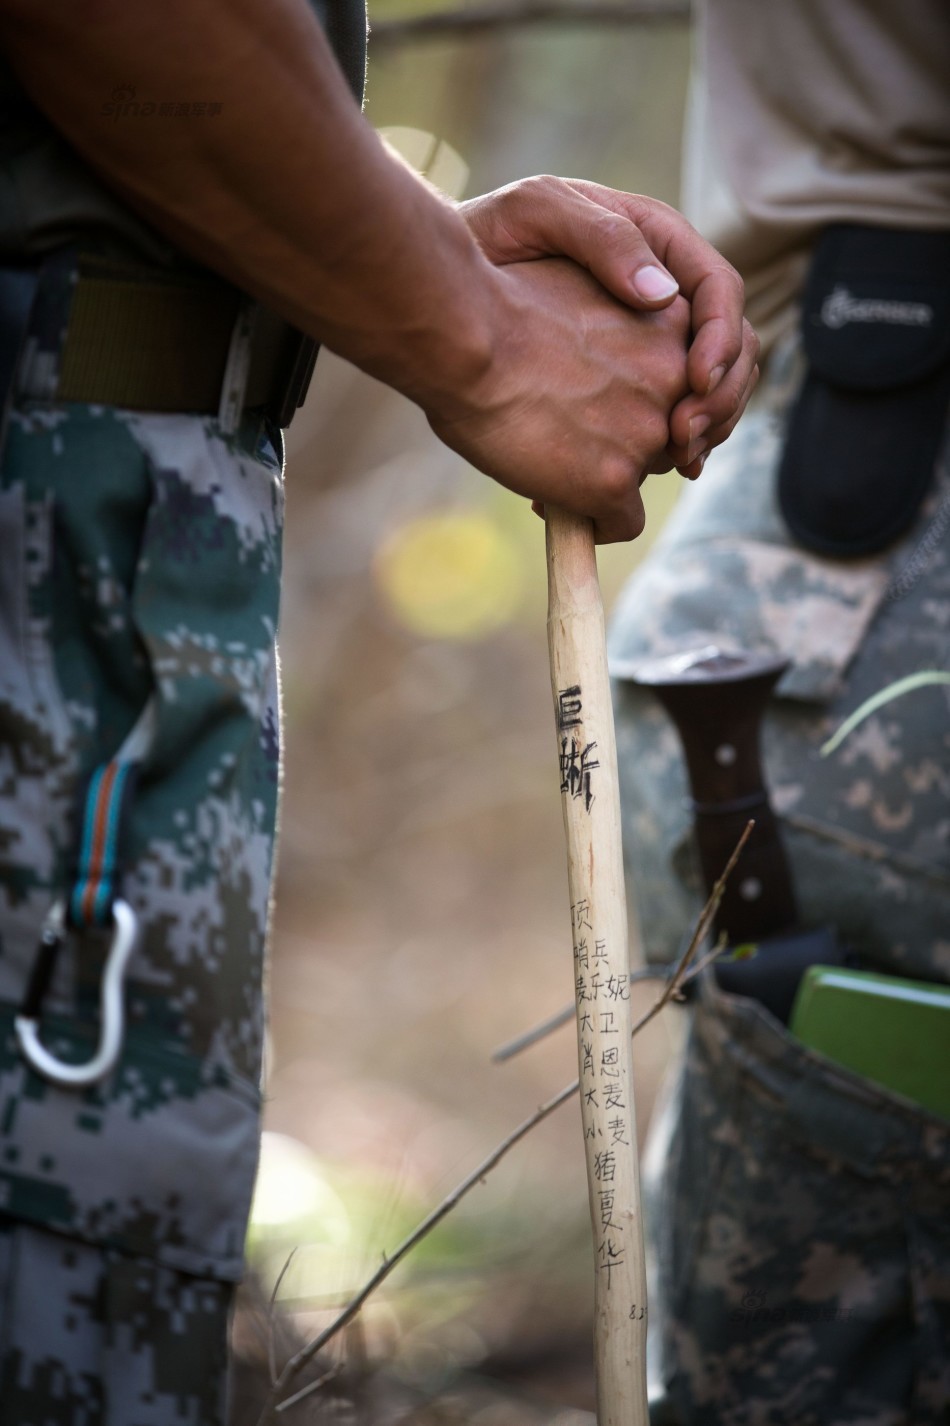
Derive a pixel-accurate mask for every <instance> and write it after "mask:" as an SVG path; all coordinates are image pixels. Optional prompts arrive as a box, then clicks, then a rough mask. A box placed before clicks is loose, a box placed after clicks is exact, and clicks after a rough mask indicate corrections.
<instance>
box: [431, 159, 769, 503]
mask: <svg viewBox="0 0 950 1426" xmlns="http://www.w3.org/2000/svg"><path fill="white" fill-rule="evenodd" d="M459 211H460V212H461V213H462V216H463V217H464V218H465V220H466V222H467V223H468V225H469V229H470V231H471V232H472V234H473V236H474V237H475V239H476V240H477V242H478V243H479V245H480V247H481V248H482V251H483V252H484V253H485V255H486V256H487V257H488V258H489V259H490V260H491V261H492V262H494V263H497V264H500V265H503V264H506V263H512V262H523V261H526V260H529V259H532V258H539V257H544V256H549V255H560V256H564V257H570V258H573V260H574V261H575V262H577V263H579V264H580V265H581V266H582V267H586V268H587V269H588V270H589V271H590V272H591V273H592V274H593V276H594V277H596V278H597V280H598V281H599V282H600V283H601V284H602V285H603V286H604V287H605V288H606V289H607V290H608V291H609V292H612V293H613V295H614V296H615V297H617V298H618V299H619V300H620V301H621V302H623V303H625V304H626V305H628V306H630V307H633V308H636V309H638V310H641V311H656V310H658V309H660V308H662V307H665V306H667V305H668V304H669V303H670V302H672V300H673V298H674V296H675V295H676V292H677V290H678V291H679V292H680V293H681V294H682V295H683V296H684V297H686V298H687V299H688V300H689V304H690V311H691V331H692V341H691V343H690V346H689V356H688V360H687V374H688V380H689V389H688V393H687V394H686V395H684V396H683V398H682V399H681V400H680V401H679V402H678V403H677V405H676V407H675V408H674V410H673V411H672V412H671V413H670V441H669V445H668V448H667V453H668V457H669V460H668V466H667V467H666V468H669V466H672V465H676V466H677V467H679V469H680V470H681V471H682V473H683V474H684V475H689V476H693V475H697V474H698V473H699V471H700V470H701V469H702V461H703V459H704V458H705V455H706V453H707V452H708V451H709V450H711V449H712V447H713V446H715V445H718V444H719V443H720V442H721V441H723V440H725V438H726V436H728V435H729V433H730V432H731V431H732V429H733V427H734V426H735V424H736V422H737V421H738V419H739V417H740V415H741V414H742V412H743V410H744V409H745V405H746V402H747V401H748V399H749V396H750V395H751V393H752V390H753V389H754V387H755V383H756V381H757V380H758V366H757V364H756V363H757V359H758V350H759V344H758V339H757V338H756V336H755V333H754V332H753V330H752V328H751V327H750V325H749V323H748V322H746V321H745V320H744V318H743V315H742V311H743V296H744V294H743V287H742V280H741V278H740V277H739V274H738V273H737V272H736V271H735V269H734V268H733V267H732V266H731V265H730V264H729V263H728V262H726V260H725V259H724V258H723V257H722V256H721V255H720V254H719V253H717V252H716V250H715V248H713V247H712V246H711V245H710V244H709V243H707V242H706V241H705V239H704V238H702V237H700V235H699V233H697V232H696V230H695V228H693V227H692V225H691V224H690V223H688V222H687V221H686V219H685V218H684V217H683V216H682V215H681V214H680V213H677V211H676V210H675V209H674V208H671V207H669V205H668V204H666V203H661V202H659V201H658V200H657V199H654V198H646V197H644V196H642V195H640V194H631V193H620V192H617V191H616V190H614V189H611V188H604V187H603V186H602V185H600V184H597V183H587V182H584V181H582V180H578V179H561V178H552V177H550V176H543V177H537V178H529V179H525V180H523V181H522V182H520V183H513V184H511V185H509V186H508V187H507V188H502V189H498V190H497V191H496V192H494V193H489V194H486V195H485V196H484V197H481V198H474V199H472V200H470V201H469V202H467V203H463V204H461V205H459Z"/></svg>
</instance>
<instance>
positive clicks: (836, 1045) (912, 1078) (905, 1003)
mask: <svg viewBox="0 0 950 1426" xmlns="http://www.w3.org/2000/svg"><path fill="white" fill-rule="evenodd" d="M789 1029H790V1031H791V1033H792V1034H793V1035H795V1036H797V1037H798V1039H799V1040H802V1041H803V1042H804V1044H806V1045H808V1046H809V1047H810V1048H811V1049H813V1050H817V1051H818V1053H819V1054H822V1055H826V1056H827V1058H828V1059H830V1060H835V1061H837V1063H838V1064H840V1065H844V1066H845V1067H846V1068H847V1069H850V1070H854V1072H855V1073H856V1074H861V1075H865V1076H866V1077H867V1078H868V1079H872V1080H874V1081H876V1083H878V1084H881V1085H884V1087H885V1088H887V1089H891V1090H894V1091H895V1093H897V1094H902V1095H904V1096H905V1097H906V1098H907V1099H911V1100H913V1101H914V1102H915V1103H916V1104H919V1105H921V1106H922V1107H923V1108H924V1109H929V1110H931V1111H932V1112H933V1113H934V1114H940V1115H942V1116H943V1117H944V1118H946V1119H950V986H946V985H936V984H933V983H932V982H929V981H921V980H901V979H899V978H898V977H896V976H890V975H876V974H874V973H872V972H870V971H859V970H846V969H842V968H841V967H840V966H820V965H819V966H810V967H809V969H808V970H806V971H805V973H804V975H803V976H802V981H801V985H800V986H799V988H798V993H797V995H796V997H795V1003H794V1005H793V1006H792V1014H791V1019H790V1021H789Z"/></svg>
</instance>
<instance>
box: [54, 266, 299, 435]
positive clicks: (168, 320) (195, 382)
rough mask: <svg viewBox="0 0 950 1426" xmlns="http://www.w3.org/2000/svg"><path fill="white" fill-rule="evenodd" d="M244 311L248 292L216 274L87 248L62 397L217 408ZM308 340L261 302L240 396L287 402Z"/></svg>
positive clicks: (149, 406) (156, 407) (147, 406)
mask: <svg viewBox="0 0 950 1426" xmlns="http://www.w3.org/2000/svg"><path fill="white" fill-rule="evenodd" d="M242 311H243V312H244V313H245V316H246V314H247V311H248V302H247V299H246V298H245V297H244V295H243V294H242V293H240V292H239V291H237V289H236V288H234V287H231V286H229V285H228V284H227V283H224V282H221V281H219V280H217V279H216V278H209V277H207V276H205V275H203V274H200V273H198V274H195V275H192V274H190V273H174V274H167V275H166V274H164V273H156V272H155V270H154V269H143V270H138V269H130V268H119V267H117V266H116V265H115V264H107V263H104V262H100V261H98V260H92V261H90V260H89V259H85V258H84V259H83V260H82V263H81V266H80V271H79V276H78V279H77V284H76V289H75V293H74V295H73V298H72V304H71V309H70V316H69V325H68V328H67V332H66V337H65V342H64V345H63V348H62V353H61V358H60V369H59V382H58V386H57V389H56V399H57V400H60V401H89V402H96V403H101V404H102V405H107V406H124V407H131V408H133V409H138V410H146V411H181V412H207V413H212V414H215V413H219V411H220V410H221V405H222V391H223V386H224V382H225V378H226V375H227V374H228V372H229V363H230V364H231V366H230V370H231V373H232V375H233V370H234V353H235V333H236V331H237V330H238V322H239V318H240V317H241V314H242ZM300 344H301V338H300V335H299V333H297V332H295V331H294V330H293V329H292V328H291V327H289V326H288V325H287V324H286V323H285V322H283V321H281V320H280V319H279V318H276V317H274V316H273V315H272V314H271V313H268V312H265V311H263V310H261V309H254V319H253V326H252V329H251V335H250V338H249V351H248V352H247V353H246V354H245V361H244V370H243V371H239V374H238V375H239V383H240V385H239V391H240V392H242V393H243V399H242V400H240V401H239V405H240V406H242V407H243V408H258V407H261V408H265V409H268V411H273V412H274V414H275V415H276V414H277V412H278V411H279V410H280V409H281V408H282V407H283V406H284V405H285V404H286V403H285V402H284V400H283V397H284V394H285V388H286V385H287V382H288V379H289V378H290V376H291V373H292V369H293V366H294V357H295V353H296V351H297V349H298V348H299V347H300ZM239 366H240V363H239ZM294 404H296V402H295V403H294ZM286 419H287V420H289V416H287V418H286ZM281 424H286V421H283V422H281Z"/></svg>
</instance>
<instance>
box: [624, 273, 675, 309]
mask: <svg viewBox="0 0 950 1426" xmlns="http://www.w3.org/2000/svg"><path fill="white" fill-rule="evenodd" d="M633 285H634V287H635V288H636V290H637V292H638V293H639V294H640V296H641V297H642V298H643V299H644V301H645V302H659V301H660V300H661V299H662V298H664V297H672V296H673V294H674V292H679V290H680V289H679V283H678V282H677V281H676V280H675V278H672V277H670V274H669V273H668V272H664V271H663V269H662V268H661V267H640V268H638V269H637V271H636V272H635V273H634V274H633Z"/></svg>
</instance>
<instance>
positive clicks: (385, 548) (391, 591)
mask: <svg viewBox="0 0 950 1426" xmlns="http://www.w3.org/2000/svg"><path fill="white" fill-rule="evenodd" d="M375 574H376V581H377V585H378V587H379V589H380V592H381V593H382V595H383V598H384V599H385V601H386V603H387V605H388V606H389V608H390V610H391V611H392V613H393V614H394V615H395V616H396V618H397V619H398V620H399V621H400V623H402V624H403V625H405V627H406V628H407V629H409V630H411V632H413V633H415V634H420V635H423V636H424V637H426V638H440V639H477V638H481V637H482V636H483V635H485V634H489V633H491V632H492V631H493V630H495V629H498V628H500V627H502V626H503V625H504V624H507V623H508V622H509V621H510V620H511V619H512V618H513V617H514V616H515V614H516V613H517V611H518V606H519V604H520V601H521V595H522V588H523V581H522V573H521V564H520V557H519V553H518V548H517V546H516V544H515V542H514V541H513V540H512V539H511V537H510V536H509V535H508V534H507V533H506V532H505V531H504V530H503V529H502V528H501V526H500V525H499V524H498V523H497V521H495V520H493V519H492V518H491V517H490V516H489V515H486V514H484V513H483V512H481V511H478V510H468V511H453V512H451V513H442V514H433V515H425V516H422V517H419V518H417V519H414V520H410V521H409V522H408V523H406V524H405V525H402V526H400V528H399V529H397V530H396V531H394V532H393V533H392V534H391V535H390V536H389V538H388V539H387V540H386V541H385V542H384V544H383V545H382V546H381V548H380V549H379V551H378V553H377V557H376V562H375Z"/></svg>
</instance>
